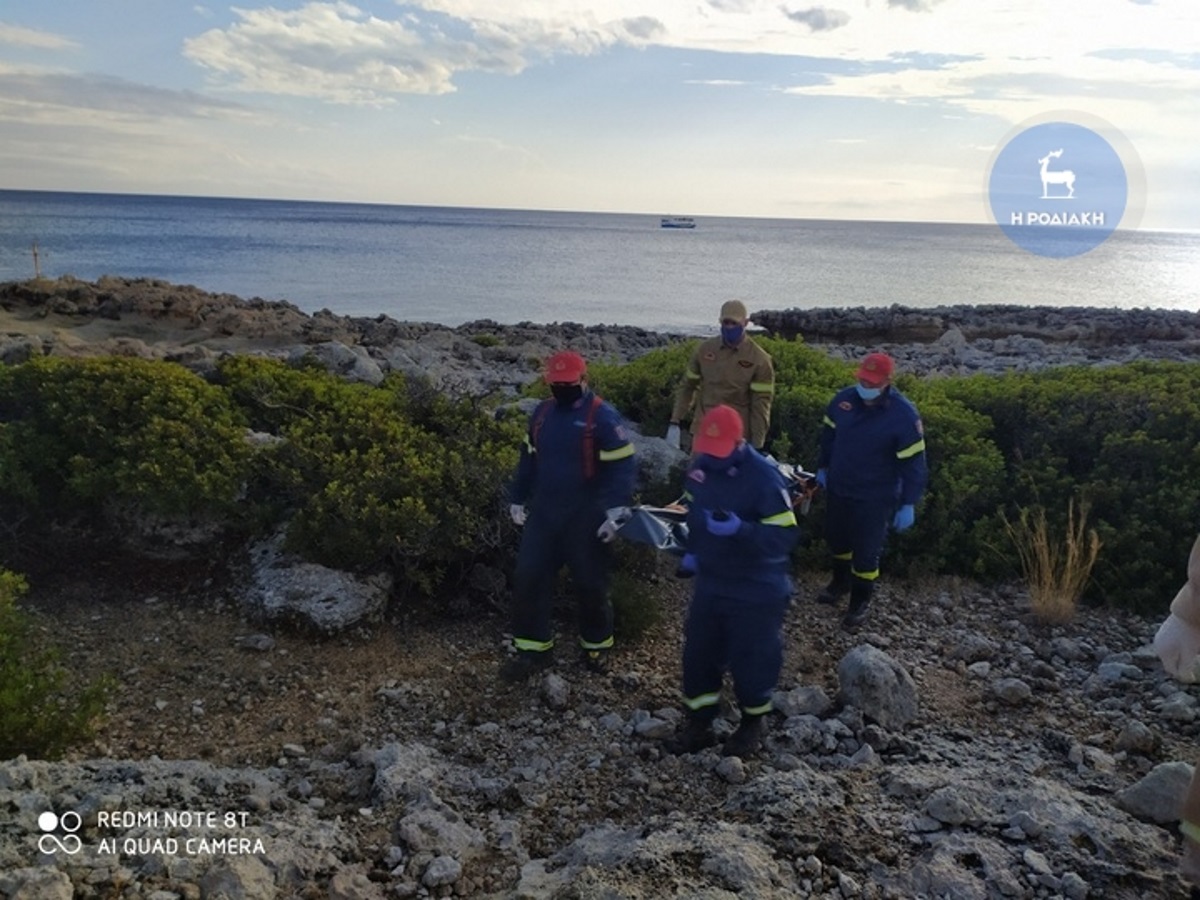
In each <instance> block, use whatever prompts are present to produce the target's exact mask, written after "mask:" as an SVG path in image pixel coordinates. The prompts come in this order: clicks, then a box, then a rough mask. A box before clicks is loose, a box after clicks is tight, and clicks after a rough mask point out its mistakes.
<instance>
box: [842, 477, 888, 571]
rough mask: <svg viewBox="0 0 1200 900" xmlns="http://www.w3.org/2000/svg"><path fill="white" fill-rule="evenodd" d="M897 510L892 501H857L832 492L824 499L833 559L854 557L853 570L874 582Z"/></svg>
mask: <svg viewBox="0 0 1200 900" xmlns="http://www.w3.org/2000/svg"><path fill="white" fill-rule="evenodd" d="M895 511H896V504H895V502H894V501H892V500H857V499H854V498H853V497H846V496H843V495H840V494H835V493H833V492H832V491H831V492H830V493H828V494H827V495H826V497H825V542H826V543H827V544H829V550H830V552H831V553H833V555H834V556H844V555H845V554H847V553H849V554H851V557H850V568H851V570H852V571H853V572H854V573H855V574H856V575H860V576H863V577H868V578H870V579H872V580H873V579H875V578H876V577H877V576H878V575H879V559H880V557H881V556H883V545H884V541H885V540H886V538H887V530H888V524H889V522H890V521H891V518H892V515H893V514H894V513H895Z"/></svg>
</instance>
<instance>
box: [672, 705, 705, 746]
mask: <svg viewBox="0 0 1200 900" xmlns="http://www.w3.org/2000/svg"><path fill="white" fill-rule="evenodd" d="M716 717H717V710H716V709H715V708H713V707H710V708H708V709H702V710H700V711H699V712H689V713H688V716H687V722H686V723H685V724H684V726H683V730H681V731H679V732H677V733H676V734H675V736H674V737H673V738H670V739H668V741H667V744H666V748H667V752H668V753H673V754H674V755H676V756H679V755H680V754H683V753H697V752H699V751H700V750H703V749H704V748H705V747H711V746H712V745H713V744H715V743H716V742H717V736H716V735H715V734H713V729H712V723H713V719H715V718H716Z"/></svg>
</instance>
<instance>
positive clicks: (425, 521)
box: [220, 357, 520, 596]
mask: <svg viewBox="0 0 1200 900" xmlns="http://www.w3.org/2000/svg"><path fill="white" fill-rule="evenodd" d="M220 380H221V384H222V385H224V386H225V388H226V389H227V390H228V391H229V392H230V394H231V396H232V397H233V400H234V402H235V403H236V404H237V405H238V407H239V408H240V409H241V410H242V411H243V412H244V414H245V416H246V418H247V420H248V421H249V422H250V423H251V425H252V426H253V427H255V428H256V429H259V430H262V431H267V432H269V433H271V434H274V435H276V436H277V437H279V438H282V440H281V441H280V442H278V443H277V444H275V445H274V446H273V447H271V448H270V449H269V450H267V451H266V452H265V453H263V454H262V456H261V458H260V459H259V461H258V468H257V471H256V479H255V482H254V488H253V490H252V496H253V497H254V498H255V499H256V500H257V501H259V502H261V503H264V504H269V505H271V506H272V508H275V509H277V510H278V515H287V516H290V525H289V528H288V542H289V547H290V549H292V550H294V551H296V552H298V553H300V554H301V555H303V556H304V557H306V558H308V559H311V560H314V561H316V562H320V563H323V564H325V565H328V566H331V567H335V568H342V569H348V570H357V571H366V570H371V569H378V568H380V567H382V566H384V565H391V566H393V567H394V568H395V570H396V573H397V575H398V576H399V578H400V581H401V584H402V586H403V587H404V588H406V589H407V590H409V591H411V592H413V593H415V594H418V595H424V596H431V595H433V594H435V593H437V591H438V590H439V589H440V588H441V587H443V586H445V585H446V584H447V583H448V582H456V581H458V580H461V579H463V578H465V577H466V573H467V572H468V571H469V570H470V567H471V565H472V564H474V563H475V562H478V561H481V560H487V561H494V558H495V557H496V556H497V555H498V551H499V550H500V549H501V546H502V544H503V541H504V537H503V536H504V534H505V532H504V531H503V529H502V528H501V519H500V518H499V515H498V514H499V512H500V510H501V507H502V504H501V498H500V495H501V492H502V490H503V485H504V483H505V481H506V479H507V477H508V476H509V475H510V474H511V471H512V469H513V467H514V466H515V464H516V452H517V447H518V445H519V440H520V438H519V429H517V428H516V426H515V425H513V424H511V423H505V422H497V421H496V420H495V418H494V417H493V416H491V415H489V414H487V413H485V412H484V411H483V410H482V409H479V408H477V406H476V405H474V404H473V403H472V402H470V401H466V400H461V401H452V400H450V399H448V398H446V397H444V396H440V395H437V394H436V393H434V392H432V391H429V390H427V389H424V388H423V387H422V386H421V385H419V384H418V385H411V386H410V384H409V383H408V382H407V381H406V380H405V379H404V378H402V377H400V376H392V377H390V378H389V379H388V380H387V381H385V382H384V384H383V385H382V386H380V387H372V386H368V385H363V384H352V383H349V382H346V381H344V380H342V379H339V378H337V377H336V376H334V375H330V374H328V373H326V372H324V371H319V370H313V369H295V368H289V367H288V366H286V365H284V364H282V363H279V362H277V361H272V360H264V359H255V358H250V357H231V358H229V359H227V360H225V361H224V362H223V363H222V365H221V367H220ZM276 517H278V516H276ZM267 518H272V517H267Z"/></svg>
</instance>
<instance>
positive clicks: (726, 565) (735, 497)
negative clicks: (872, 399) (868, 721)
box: [669, 405, 800, 757]
mask: <svg viewBox="0 0 1200 900" xmlns="http://www.w3.org/2000/svg"><path fill="white" fill-rule="evenodd" d="M692 449H693V451H694V453H695V456H694V457H693V459H692V463H691V467H690V468H689V470H688V473H687V476H686V486H685V488H684V502H685V503H686V504H687V506H688V516H687V524H688V554H687V555H686V556H685V557H684V568H685V569H686V570H689V571H692V572H694V574H695V578H696V582H695V593H694V595H693V597H692V602H691V604H690V606H689V607H688V614H687V622H686V624H685V626H684V645H683V702H684V705H685V706H686V707H687V721H686V724H685V726H684V728H683V730H682V731H681V732H680V733H679V734H678V735H677V736H676V738H675V739H674V740H673V741H672V743H671V744H670V745H669V749H670V750H672V751H673V752H675V753H693V752H695V751H697V750H700V749H702V748H704V747H708V746H711V745H712V744H713V743H715V741H716V737H715V735H714V734H713V730H712V723H713V720H714V719H715V718H716V715H717V702H718V699H719V695H720V691H721V680H722V677H723V674H724V671H725V669H726V668H728V669H729V671H730V674H731V675H732V676H733V685H734V693H735V694H736V696H737V701H738V705H739V706H740V707H741V713H742V715H741V721H740V722H739V724H738V727H737V730H736V731H735V732H734V733H733V734H732V735H730V737H729V739H728V740H727V741H726V742H725V746H724V748H723V752H724V754H725V755H726V756H740V757H747V756H751V755H753V753H754V752H755V751H756V750H757V749H758V748H759V745H760V744H761V743H762V733H763V716H765V715H766V714H767V713H768V712H770V711H771V694H772V693H773V692H774V690H775V686H776V684H777V682H778V681H779V671H780V669H781V668H782V666H783V617H784V614H785V613H786V612H787V608H788V602H789V600H790V598H791V594H792V583H791V578H790V577H789V572H790V570H791V560H790V554H791V551H792V548H793V547H795V546H796V542H797V541H798V539H799V531H800V529H799V526H798V525H797V524H796V516H795V513H794V512H793V511H792V503H791V498H790V497H789V496H788V492H787V486H786V483H785V481H784V479H783V476H782V475H781V474H780V473H779V469H778V468H777V467H776V465H775V464H774V463H772V462H771V461H770V460H768V459H766V458H765V457H764V456H763V455H762V454H760V453H759V452H758V451H757V450H755V449H754V448H753V447H752V446H750V444H749V443H747V442H746V440H745V439H744V437H743V425H742V418H741V416H740V415H738V412H737V410H735V409H734V408H733V407H731V406H724V405H720V406H715V407H713V408H712V409H711V410H709V411H708V412H707V413H705V414H704V417H703V418H702V419H701V420H700V424H699V427H698V428H697V429H696V434H695V438H694V440H693V443H692Z"/></svg>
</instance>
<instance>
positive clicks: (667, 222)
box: [661, 216, 696, 228]
mask: <svg viewBox="0 0 1200 900" xmlns="http://www.w3.org/2000/svg"><path fill="white" fill-rule="evenodd" d="M661 224H662V227H663V228H695V227H696V220H695V219H693V218H692V217H691V216H663V217H662V222H661Z"/></svg>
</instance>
